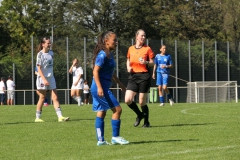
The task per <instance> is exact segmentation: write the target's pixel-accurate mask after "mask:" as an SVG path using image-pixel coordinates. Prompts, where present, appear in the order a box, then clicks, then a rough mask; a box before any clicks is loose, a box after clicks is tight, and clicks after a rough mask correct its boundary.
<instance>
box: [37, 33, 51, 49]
mask: <svg viewBox="0 0 240 160" xmlns="http://www.w3.org/2000/svg"><path fill="white" fill-rule="evenodd" d="M46 40H50V38H49V37H44V38H42V39H41V40H40V43H39V45H38V49H37V52H40V51H41V50H42V49H43V47H42V44H43V43H45V42H46Z"/></svg>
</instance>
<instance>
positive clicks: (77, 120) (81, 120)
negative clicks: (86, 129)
mask: <svg viewBox="0 0 240 160" xmlns="http://www.w3.org/2000/svg"><path fill="white" fill-rule="evenodd" d="M69 121H95V119H83V118H82V119H80V118H79V119H70V120H69Z"/></svg>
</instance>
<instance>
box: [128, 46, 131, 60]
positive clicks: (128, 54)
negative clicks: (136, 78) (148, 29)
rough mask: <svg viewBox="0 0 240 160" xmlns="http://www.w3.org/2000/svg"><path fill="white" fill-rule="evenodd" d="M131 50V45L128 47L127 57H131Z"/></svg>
mask: <svg viewBox="0 0 240 160" xmlns="http://www.w3.org/2000/svg"><path fill="white" fill-rule="evenodd" d="M130 50H131V47H129V48H128V52H127V59H129V58H130Z"/></svg>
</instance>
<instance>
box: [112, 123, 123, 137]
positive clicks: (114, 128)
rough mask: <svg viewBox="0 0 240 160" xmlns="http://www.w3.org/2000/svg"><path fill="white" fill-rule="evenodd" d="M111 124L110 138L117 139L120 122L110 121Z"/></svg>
mask: <svg viewBox="0 0 240 160" xmlns="http://www.w3.org/2000/svg"><path fill="white" fill-rule="evenodd" d="M111 123H112V136H113V137H118V136H119V132H120V125H121V120H120V119H118V120H114V119H112V120H111Z"/></svg>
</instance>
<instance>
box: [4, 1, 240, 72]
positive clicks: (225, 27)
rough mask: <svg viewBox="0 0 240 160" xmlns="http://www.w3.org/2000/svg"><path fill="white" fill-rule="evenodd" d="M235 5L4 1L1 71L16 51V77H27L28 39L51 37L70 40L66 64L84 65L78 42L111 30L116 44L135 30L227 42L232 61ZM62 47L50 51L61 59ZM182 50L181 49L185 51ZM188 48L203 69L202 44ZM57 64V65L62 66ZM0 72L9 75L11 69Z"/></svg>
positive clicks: (209, 58)
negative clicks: (76, 59)
mask: <svg viewBox="0 0 240 160" xmlns="http://www.w3.org/2000/svg"><path fill="white" fill-rule="evenodd" d="M239 5H240V4H239V0H230V1H226V0H222V1H219V0H198V1H195V0H188V1H187V0H172V1H168V0H148V1H146V0H135V1H126V0H117V1H109V0H97V1H96V0H74V1H70V0H65V1H58V0H49V1H39V0H21V1H14V0H3V1H2V2H1V6H0V32H1V34H0V42H1V43H0V60H1V62H0V63H1V65H3V66H9V64H11V63H13V61H10V60H6V59H5V60H2V59H3V58H4V57H10V56H11V54H12V50H13V49H14V50H16V52H18V54H17V55H18V57H17V58H16V59H17V60H15V62H14V63H16V65H17V66H18V67H19V68H20V69H21V70H20V71H19V74H20V75H21V76H25V74H27V75H29V73H28V72H27V73H23V72H25V71H26V70H25V69H26V67H29V65H30V64H28V63H30V61H31V59H30V57H29V56H30V54H29V53H30V52H31V45H30V44H31V42H30V39H31V36H35V37H40V36H51V35H52V34H53V37H52V38H53V42H54V45H55V40H57V41H61V40H59V39H65V38H66V37H69V39H71V44H73V45H74V46H75V47H72V48H71V50H70V53H71V56H70V57H69V59H70V60H71V59H73V58H74V57H76V55H77V57H79V59H80V60H82V57H83V56H82V54H83V52H84V51H83V47H82V46H83V45H82V44H83V43H82V42H81V41H80V39H83V38H84V37H86V39H87V40H89V39H94V38H96V36H98V35H99V33H100V32H102V31H106V30H113V31H114V32H116V33H117V35H118V37H119V39H125V41H127V40H131V39H132V38H134V36H135V32H136V30H137V29H139V28H142V29H144V30H145V31H146V33H147V38H149V39H159V40H160V39H171V40H174V39H176V40H191V41H195V40H200V41H201V40H204V41H208V40H212V41H214V40H216V41H218V42H221V41H231V42H233V43H234V44H233V46H230V53H231V56H232V57H237V55H238V45H239V42H238V41H239V38H240V28H239V23H240V19H239V18H238V17H240V11H239ZM52 31H53V32H52ZM64 41H65V40H63V42H64ZM92 42H93V43H91V44H90V43H86V44H87V48H86V52H87V55H88V57H89V58H88V60H89V62H90V60H91V59H90V57H91V54H92V50H93V47H94V41H93V40H92ZM88 44H89V45H88ZM123 44H124V43H123ZM64 45H65V44H64V43H62V42H61V44H60V46H58V47H57V46H56V45H55V46H54V48H53V51H54V52H56V53H58V54H61V55H62V54H63V55H64V54H65V52H66V48H64ZM198 45H199V44H198ZM122 46H124V45H122ZM185 46H187V45H185ZM185 46H181V47H180V48H181V49H182V50H186V49H187V48H185ZM192 49H193V54H192V55H193V56H194V57H193V62H194V63H195V65H196V66H197V67H201V57H200V55H201V45H199V46H194V45H193V47H192ZM126 50H127V47H124V48H123V49H121V54H120V57H119V58H120V60H124V59H125V55H126V52H127V51H126ZM34 52H35V51H34ZM205 52H206V53H207V55H206V56H205V62H206V65H205V66H206V67H208V66H209V67H210V66H212V65H213V64H214V63H215V62H214V60H213V55H214V54H213V50H212V49H210V50H206V51H205ZM21 56H22V57H21ZM218 56H219V58H218V62H219V63H225V62H224V61H225V60H226V52H225V53H224V52H222V51H220V52H218ZM10 59H11V58H10ZM237 59H238V58H235V59H234V60H235V61H233V62H231V65H232V66H235V67H238V66H236V65H237V63H238V62H237ZM57 60H58V59H56V61H57ZM59 60H60V59H59ZM56 61H55V63H56V64H58V63H60V62H56ZM23 62H27V65H26V64H25V63H23ZM119 62H120V67H121V68H124V67H125V64H124V62H122V61H119ZM88 66H89V67H88V69H89V68H90V65H88ZM4 68H6V67H4ZM206 69H207V68H206ZM1 72H6V73H8V72H9V70H8V69H7V70H6V71H4V70H2V71H1Z"/></svg>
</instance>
